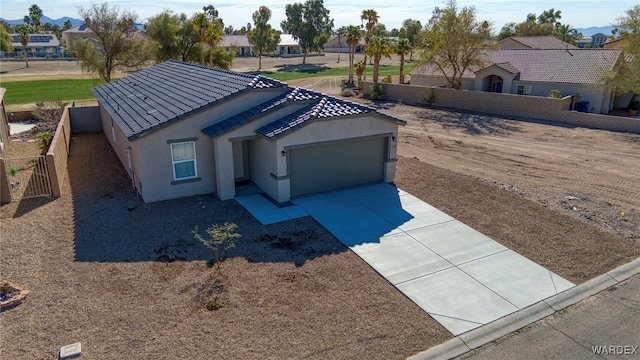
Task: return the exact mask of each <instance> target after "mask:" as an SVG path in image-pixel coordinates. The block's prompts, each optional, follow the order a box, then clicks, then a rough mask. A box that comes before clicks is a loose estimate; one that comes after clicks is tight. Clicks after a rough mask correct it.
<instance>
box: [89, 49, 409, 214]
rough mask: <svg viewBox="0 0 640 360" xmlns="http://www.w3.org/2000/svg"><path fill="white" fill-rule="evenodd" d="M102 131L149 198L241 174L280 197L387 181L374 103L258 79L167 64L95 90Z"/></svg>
mask: <svg viewBox="0 0 640 360" xmlns="http://www.w3.org/2000/svg"><path fill="white" fill-rule="evenodd" d="M92 91H93V93H94V95H95V96H96V97H97V99H98V102H99V104H100V111H101V117H102V123H103V129H104V132H105V135H106V136H107V138H108V140H109V142H110V143H111V145H112V146H113V148H114V150H115V152H116V154H117V155H118V157H119V158H120V161H121V162H122V164H123V165H124V167H125V169H126V171H127V172H128V173H129V176H130V177H131V178H132V182H133V184H134V186H135V188H136V189H137V191H138V193H139V194H140V195H141V196H142V198H143V200H144V201H146V202H152V201H159V200H164V199H172V198H178V197H183V196H191V195H197V194H207V193H213V192H215V193H216V194H217V196H218V197H219V198H220V199H222V200H226V199H231V198H233V197H234V196H235V193H236V183H241V182H246V181H247V180H249V181H251V182H253V183H254V184H255V185H257V186H258V187H259V188H260V189H262V191H264V193H266V194H267V195H268V196H270V197H271V198H273V199H274V200H275V201H278V202H286V201H289V199H291V198H292V197H297V196H302V195H306V194H311V193H316V192H322V191H327V190H333V189H339V188H343V187H350V186H356V185H360V184H366V183H373V182H392V181H393V179H394V176H395V167H396V150H397V143H396V139H397V136H398V125H399V124H403V125H404V124H405V122H404V121H401V120H398V119H395V118H392V117H389V116H386V115H383V114H381V113H378V112H377V111H376V110H375V109H374V108H371V107H368V106H364V105H361V104H358V103H353V102H349V101H346V100H342V99H339V98H334V97H332V96H329V95H324V94H321V93H317V92H313V91H310V90H305V89H300V88H291V87H289V86H287V85H286V84H285V83H282V82H279V81H277V80H273V79H269V78H266V77H263V76H261V75H251V74H244V73H236V72H232V71H226V70H220V69H215V68H208V67H204V66H200V65H195V64H189V63H183V62H178V61H174V60H170V61H167V62H164V63H162V64H159V65H156V66H154V67H151V68H148V69H145V70H141V71H138V72H136V73H133V74H131V75H129V76H127V77H125V78H122V79H118V80H116V81H113V82H111V83H108V84H104V85H101V86H99V87H96V88H94V89H93V90H92Z"/></svg>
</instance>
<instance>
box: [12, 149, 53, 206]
mask: <svg viewBox="0 0 640 360" xmlns="http://www.w3.org/2000/svg"><path fill="white" fill-rule="evenodd" d="M4 168H5V171H6V172H7V175H8V178H9V190H10V192H11V201H16V200H20V199H28V198H33V197H39V196H51V195H52V191H51V179H50V178H49V170H48V169H47V159H46V156H45V155H40V156H30V157H21V158H9V159H4Z"/></svg>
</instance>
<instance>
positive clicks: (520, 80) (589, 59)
mask: <svg viewBox="0 0 640 360" xmlns="http://www.w3.org/2000/svg"><path fill="white" fill-rule="evenodd" d="M620 54H621V52H620V51H619V50H604V49H573V50H561V49H504V50H496V51H492V52H489V53H487V55H486V56H485V64H486V66H485V67H483V68H481V69H478V70H477V71H475V72H474V71H466V72H465V73H464V74H463V77H462V87H461V89H463V90H472V91H488V92H498V93H507V94H520V95H533V96H548V95H549V93H550V92H551V90H554V89H557V90H560V92H561V93H562V95H563V96H568V95H573V94H578V95H579V98H578V99H576V101H578V100H579V101H582V102H588V103H589V105H588V111H589V112H595V113H608V112H609V111H610V110H611V109H612V108H613V99H614V92H613V89H612V88H611V87H609V86H606V85H605V84H604V75H605V74H606V73H607V72H608V71H611V70H613V69H614V68H615V66H616V65H617V63H618V61H619V60H620V59H621V56H620ZM411 84H412V85H422V86H442V87H444V86H447V82H446V79H445V77H444V76H443V75H442V73H440V72H439V71H438V70H437V69H436V67H435V66H424V65H423V66H418V67H416V68H415V69H414V70H413V71H412V72H411Z"/></svg>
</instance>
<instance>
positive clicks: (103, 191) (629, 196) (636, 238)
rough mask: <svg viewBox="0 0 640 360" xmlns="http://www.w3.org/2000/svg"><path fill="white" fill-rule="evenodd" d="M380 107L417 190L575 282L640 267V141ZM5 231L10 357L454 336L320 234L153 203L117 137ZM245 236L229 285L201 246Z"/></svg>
mask: <svg viewBox="0 0 640 360" xmlns="http://www.w3.org/2000/svg"><path fill="white" fill-rule="evenodd" d="M343 55H344V54H343ZM255 60H256V61H257V59H255ZM298 61H299V60H298ZM343 61H344V60H343ZM2 66H3V68H2V69H3V71H4V70H5V67H4V64H2ZM3 79H4V75H3ZM334 83H335V79H313V80H312V81H309V82H308V83H307V84H306V86H309V87H312V88H314V89H318V90H322V89H327V88H328V86H333V85H335V84H334ZM298 85H305V84H304V83H298ZM322 91H324V90H322ZM359 101H364V100H359ZM371 104H373V105H374V106H379V107H380V108H381V109H382V111H383V112H385V113H388V114H390V115H394V116H397V117H399V118H402V119H404V120H406V121H407V122H408V124H407V126H405V127H402V128H401V129H400V134H399V137H398V144H399V145H398V146H399V151H398V153H399V163H398V171H397V176H396V184H397V185H398V187H400V188H402V189H403V190H406V191H408V192H409V193H411V194H413V195H415V196H418V197H419V198H421V199H423V200H425V201H427V202H428V203H430V204H432V205H434V206H436V207H437V208H439V209H441V210H443V211H444V212H446V213H448V214H450V215H452V216H454V217H456V218H458V219H459V220H461V221H462V222H464V223H466V224H468V225H470V226H472V227H473V228H475V229H477V230H479V231H481V232H483V233H485V234H486V235H488V236H490V237H492V238H493V239H495V240H496V241H498V242H500V243H502V244H503V245H505V246H507V247H509V248H511V249H513V250H514V251H516V252H519V253H520V254H522V255H524V256H526V257H528V258H530V259H531V260H533V261H535V262H537V263H538V264H541V265H543V266H545V267H546V268H548V269H550V270H552V271H554V272H556V273H557V274H559V275H561V276H563V277H565V278H566V279H568V280H570V281H572V282H574V283H582V282H584V281H587V280H589V279H591V278H593V277H595V276H597V275H599V274H602V273H604V272H606V271H608V270H610V269H612V268H614V267H616V266H618V265H621V264H623V263H626V262H628V261H630V260H632V259H634V258H636V257H638V256H639V255H640V175H638V174H640V155H638V154H640V136H639V135H633V134H621V133H612V132H606V131H598V130H589V129H581V128H570V127H560V126H556V125H548V124H539V123H534V122H522V121H513V120H506V119H499V118H491V117H486V116H480V115H475V114H466V113H457V112H451V111H445V110H439V109H428V108H424V107H411V106H406V105H398V104H391V103H371ZM33 147H35V148H36V149H35V151H36V152H39V150H38V149H37V144H35V143H13V142H12V143H11V144H10V147H9V149H10V150H9V151H10V153H9V154H10V156H18V155H19V154H23V153H28V152H29V151H34V149H33ZM129 207H134V209H133V210H131V211H130V210H128V208H129ZM0 221H1V222H0V231H1V232H0V233H1V238H0V251H1V252H2V259H1V260H0V278H1V279H0V280H4V279H7V280H10V281H11V282H13V283H15V284H17V285H19V286H21V287H23V288H25V289H29V290H31V293H30V295H29V297H28V298H27V299H26V300H25V302H24V303H23V304H21V305H19V306H17V307H15V308H13V309H11V310H9V311H5V312H3V313H2V314H0V327H1V328H2V332H0V349H1V351H2V354H3V358H4V357H6V358H16V359H18V358H19V359H23V358H25V359H55V358H57V351H58V350H59V348H60V347H61V346H63V345H67V344H71V343H74V342H78V341H80V342H82V348H83V354H84V356H83V357H87V358H121V357H128V358H163V359H174V358H233V359H235V358H261V359H262V358H273V359H280V358H318V359H325V358H335V359H351V358H368V359H369V358H371V359H400V358H405V357H407V356H409V355H412V354H414V353H417V352H419V351H422V350H425V349H428V348H429V347H432V346H434V345H437V344H440V343H442V342H444V341H446V340H447V339H449V338H451V335H450V334H449V333H448V332H447V331H446V330H445V329H444V328H442V327H441V326H440V325H439V324H438V323H437V322H435V321H434V320H433V319H431V318H430V317H429V316H428V315H427V314H426V313H425V312H423V311H422V310H420V309H419V308H418V307H417V306H416V305H415V304H413V303H412V302H411V301H409V300H408V299H407V298H405V297H404V296H403V295H402V294H401V293H400V292H398V291H397V290H396V289H395V288H393V286H391V285H390V284H389V283H387V282H386V281H385V280H384V279H382V278H381V277H380V276H378V275H377V273H376V272H375V271H373V270H372V269H371V268H370V267H369V266H368V265H367V264H366V263H364V262H363V261H361V260H360V259H359V258H358V257H357V256H356V255H355V254H353V253H352V252H350V251H349V250H348V249H347V248H345V247H344V246H343V245H342V244H340V243H339V242H338V241H337V240H336V239H335V238H334V237H333V236H332V235H331V234H329V233H328V232H327V231H326V230H324V229H323V228H322V227H321V226H319V225H318V223H316V222H315V221H314V220H313V219H311V218H308V217H307V218H301V219H296V220H291V221H288V222H284V223H280V224H274V225H269V226H262V225H260V224H259V223H258V222H257V221H256V220H254V219H253V218H252V217H251V216H250V215H249V214H248V213H247V212H246V211H245V210H244V209H243V208H242V207H241V206H239V205H238V204H237V203H236V202H235V201H233V200H231V201H225V202H221V201H218V200H217V199H216V198H215V196H214V195H208V196H198V197H190V198H184V199H178V200H172V201H164V202H159V203H153V204H143V203H141V201H140V200H139V199H138V198H137V197H136V196H135V194H134V193H133V191H132V189H131V184H130V179H129V178H128V177H127V175H126V173H125V171H124V170H123V169H122V167H121V165H120V164H119V162H118V160H117V158H116V157H115V155H114V154H113V152H112V150H111V149H110V148H109V147H108V143H107V141H106V139H105V138H104V135H102V134H80V135H74V137H73V138H72V143H71V153H70V157H69V168H68V177H67V180H66V182H65V184H64V189H63V196H62V197H61V198H58V199H48V198H42V199H31V200H23V201H20V202H14V203H11V204H9V205H5V206H2V207H1V208H0ZM227 221H229V222H234V223H236V224H238V231H239V233H241V234H242V238H241V239H240V240H239V241H238V242H237V245H236V247H235V248H234V249H232V250H231V251H230V252H229V253H227V255H228V256H227V257H228V260H226V261H225V262H224V263H223V265H222V268H221V273H220V274H216V273H215V269H214V268H213V267H211V266H210V260H211V259H212V258H213V254H212V253H211V251H210V250H208V249H206V248H205V247H204V246H202V245H201V244H200V243H198V242H197V241H195V240H194V239H193V236H192V234H191V231H192V230H193V229H194V227H195V226H198V228H200V229H205V228H206V227H208V226H209V225H211V224H214V223H223V222H227ZM215 299H217V300H219V301H222V302H223V303H224V304H226V306H225V307H222V308H221V309H219V310H215V311H208V310H206V309H204V308H203V306H202V304H203V303H204V302H206V301H209V300H215ZM124 354H126V355H124Z"/></svg>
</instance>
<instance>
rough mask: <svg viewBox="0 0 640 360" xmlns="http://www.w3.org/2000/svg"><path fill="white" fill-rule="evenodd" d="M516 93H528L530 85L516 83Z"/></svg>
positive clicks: (529, 92)
mask: <svg viewBox="0 0 640 360" xmlns="http://www.w3.org/2000/svg"><path fill="white" fill-rule="evenodd" d="M516 93H517V94H518V95H530V94H531V86H529V85H518V88H517V89H516Z"/></svg>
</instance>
